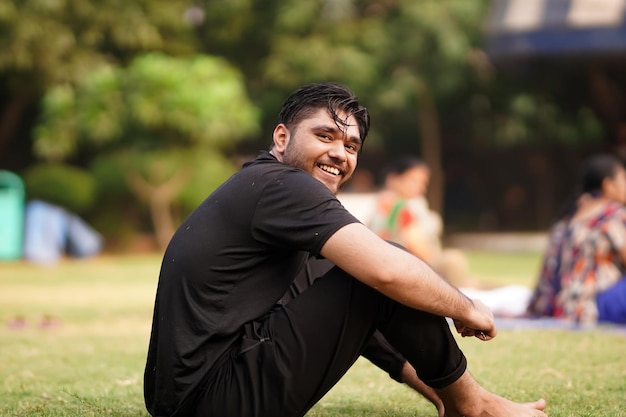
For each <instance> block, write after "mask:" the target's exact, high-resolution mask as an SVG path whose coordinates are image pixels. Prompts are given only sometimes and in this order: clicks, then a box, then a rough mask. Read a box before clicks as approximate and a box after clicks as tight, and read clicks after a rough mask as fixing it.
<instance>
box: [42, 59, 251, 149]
mask: <svg viewBox="0 0 626 417" xmlns="http://www.w3.org/2000/svg"><path fill="white" fill-rule="evenodd" d="M257 119H258V110H257V109H256V108H255V107H254V106H253V105H252V104H251V103H250V101H249V100H248V98H247V95H246V92H245V90H244V86H243V82H242V79H241V76H240V75H239V73H238V72H237V70H235V69H234V68H233V67H231V66H230V65H228V64H227V63H226V62H225V61H224V60H222V59H219V58H214V57H209V56H202V55H198V56H195V57H193V58H191V59H182V58H173V57H168V56H165V55H161V54H148V55H144V56H141V57H139V58H137V59H135V60H134V61H133V62H132V64H131V65H130V66H129V67H128V68H115V67H111V66H104V67H101V68H100V69H99V70H98V71H95V72H93V73H92V74H90V76H89V77H87V78H85V79H84V80H83V81H82V82H81V83H80V84H78V85H77V86H76V88H72V87H71V86H69V85H61V86H58V87H55V88H53V89H51V90H50V92H49V93H48V94H47V95H46V96H45V97H44V101H43V119H42V123H41V124H40V126H39V127H38V128H37V130H36V142H35V151H36V152H37V153H38V154H39V155H40V156H41V157H44V158H48V159H63V158H67V157H68V156H71V155H73V154H74V153H76V152H77V151H78V149H79V148H80V147H86V148H87V149H92V150H93V149H115V148H116V147H123V148H125V149H128V148H129V147H130V148H135V149H137V150H151V149H175V148H177V147H181V148H189V147H195V146H200V147H212V148H215V149H224V148H229V147H231V146H232V145H233V144H234V143H235V142H236V141H238V140H240V139H242V138H244V137H245V136H246V135H250V134H252V133H254V132H256V130H257Z"/></svg>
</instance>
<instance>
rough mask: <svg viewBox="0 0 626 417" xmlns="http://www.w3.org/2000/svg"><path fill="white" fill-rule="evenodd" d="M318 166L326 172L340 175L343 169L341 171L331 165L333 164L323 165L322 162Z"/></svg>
mask: <svg viewBox="0 0 626 417" xmlns="http://www.w3.org/2000/svg"><path fill="white" fill-rule="evenodd" d="M318 167H319V168H320V169H321V170H322V171H324V172H328V173H329V174H332V175H339V174H341V171H339V169H338V168H335V167H331V166H329V165H322V164H320V165H318Z"/></svg>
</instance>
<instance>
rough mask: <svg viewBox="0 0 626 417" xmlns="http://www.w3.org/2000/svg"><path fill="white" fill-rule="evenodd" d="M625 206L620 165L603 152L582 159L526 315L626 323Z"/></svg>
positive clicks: (624, 183) (625, 190)
mask: <svg viewBox="0 0 626 417" xmlns="http://www.w3.org/2000/svg"><path fill="white" fill-rule="evenodd" d="M625 202H626V170H625V169H624V165H623V163H622V161H620V160H619V159H618V158H617V157H615V156H612V155H606V154H598V155H593V156H591V157H589V158H588V159H586V160H585V161H584V162H583V164H582V166H581V168H580V172H579V176H578V183H577V184H576V188H575V192H574V196H573V198H572V203H571V204H569V206H567V207H566V209H565V211H564V213H563V214H562V215H561V216H559V218H558V220H557V221H556V223H555V224H554V225H553V226H552V228H551V230H550V235H549V243H548V248H547V251H546V253H545V255H544V260H543V264H542V268H541V271H540V275H539V279H538V282H537V285H536V288H535V290H534V292H533V295H532V298H531V300H530V302H529V305H528V313H529V314H530V315H532V316H551V317H559V318H564V319H568V320H572V321H574V322H578V323H580V324H583V325H589V324H594V323H596V322H598V321H600V322H612V323H622V324H623V323H626V280H625V279H624V275H625V265H626V208H625V207H624V205H623V204H624V203H625Z"/></svg>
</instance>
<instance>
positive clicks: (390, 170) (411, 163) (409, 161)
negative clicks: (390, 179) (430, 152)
mask: <svg viewBox="0 0 626 417" xmlns="http://www.w3.org/2000/svg"><path fill="white" fill-rule="evenodd" d="M415 167H424V168H428V164H427V163H426V161H424V160H423V159H421V158H418V157H417V156H412V155H402V156H398V157H396V158H394V159H393V160H392V161H391V163H390V164H389V165H388V166H387V169H386V170H385V173H386V174H387V175H389V174H399V175H402V174H404V173H405V172H407V171H408V170H410V169H412V168H415Z"/></svg>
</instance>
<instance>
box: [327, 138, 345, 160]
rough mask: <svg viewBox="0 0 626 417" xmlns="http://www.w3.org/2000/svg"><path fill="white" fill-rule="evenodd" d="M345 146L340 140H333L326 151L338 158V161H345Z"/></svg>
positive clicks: (332, 156)
mask: <svg viewBox="0 0 626 417" xmlns="http://www.w3.org/2000/svg"><path fill="white" fill-rule="evenodd" d="M346 152H347V151H346V147H345V146H344V144H343V141H341V140H334V141H333V142H332V144H331V147H330V149H329V151H328V155H329V156H330V157H331V158H335V159H338V160H340V161H345V160H346V158H347V153H346Z"/></svg>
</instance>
